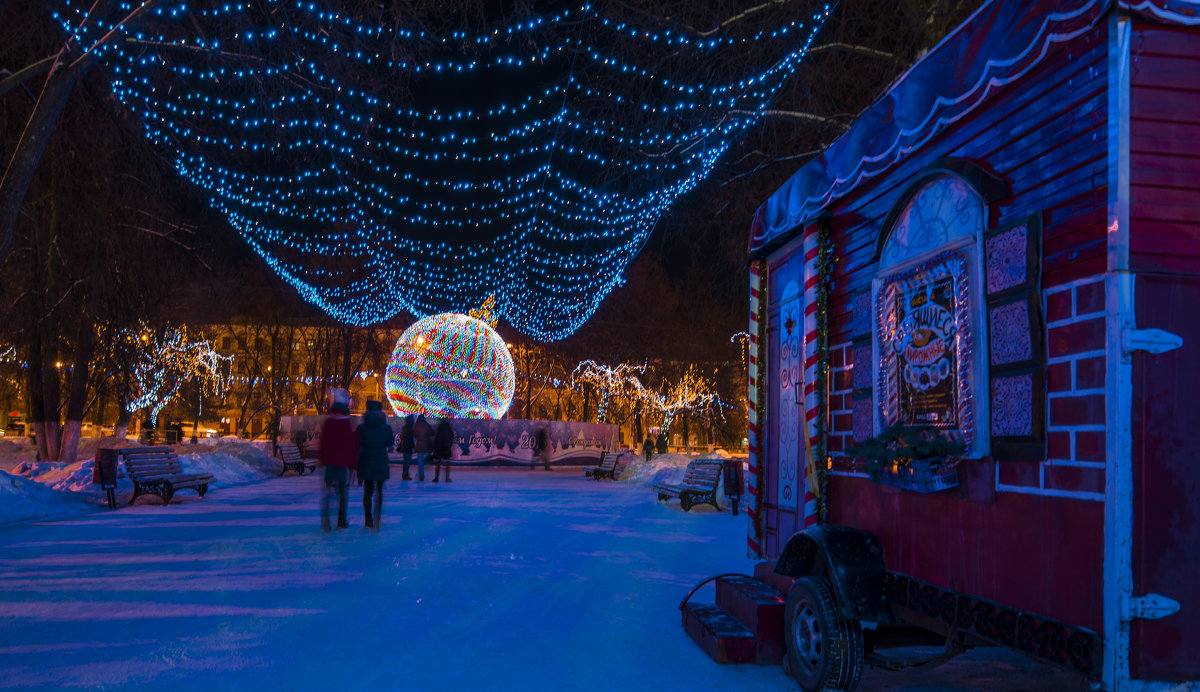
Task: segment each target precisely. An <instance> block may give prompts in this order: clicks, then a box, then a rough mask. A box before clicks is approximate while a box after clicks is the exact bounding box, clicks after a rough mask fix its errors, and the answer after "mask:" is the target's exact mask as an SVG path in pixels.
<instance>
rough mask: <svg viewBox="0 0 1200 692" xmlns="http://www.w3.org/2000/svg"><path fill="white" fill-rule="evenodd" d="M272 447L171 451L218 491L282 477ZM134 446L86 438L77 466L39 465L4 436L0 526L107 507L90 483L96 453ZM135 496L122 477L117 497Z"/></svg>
mask: <svg viewBox="0 0 1200 692" xmlns="http://www.w3.org/2000/svg"><path fill="white" fill-rule="evenodd" d="M268 444H269V443H262V442H247V441H241V440H237V439H228V440H218V439H209V440H204V441H202V444H196V445H192V444H180V445H174V447H173V448H174V449H175V451H176V452H177V453H178V455H179V463H180V465H181V466H182V467H183V470H184V472H185V473H200V472H208V473H211V474H212V475H213V476H214V477H216V479H217V482H216V483H215V484H214V486H213V487H214V489H215V488H222V487H229V486H233V485H239V484H242V483H250V482H254V481H261V480H263V479H266V478H271V477H273V476H278V475H279V470H280V468H281V466H280V462H279V460H278V459H275V458H273V457H272V456H271V455H270V454H268V453H267V452H266V451H265V450H266V448H267V445H268ZM133 446H137V443H136V442H133V441H129V440H117V439H115V438H111V437H109V438H87V439H85V440H83V441H82V442H81V443H80V446H79V453H78V455H77V456H76V460H75V461H74V462H52V461H37V460H36V459H37V450H36V448H35V447H34V446H33V445H32V444H30V442H29V439H28V438H24V437H15V438H13V437H10V438H0V525H2V524H8V523H13V522H20V521H28V520H30V519H49V518H54V517H62V516H69V515H74V514H78V513H80V512H87V511H91V510H95V509H99V508H101V507H104V508H105V509H107V504H106V500H105V494H104V490H103V489H102V488H101V486H99V485H95V484H93V483H92V469H93V466H94V463H93V461H94V459H95V457H96V449H97V448H98V447H110V448H111V447H117V448H119V447H133ZM132 493H133V485H132V484H131V483H130V482H129V479H127V478H125V476H124V474H123V473H122V474H121V475H120V477H118V479H117V490H116V494H117V497H118V499H119V498H121V497H124V498H126V499H128V498H129V496H130V495H132ZM185 494H187V491H184V492H182V493H181V495H185ZM154 499H155V498H151V499H150V500H139V502H153V501H154Z"/></svg>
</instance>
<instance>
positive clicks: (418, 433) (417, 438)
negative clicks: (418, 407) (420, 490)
mask: <svg viewBox="0 0 1200 692" xmlns="http://www.w3.org/2000/svg"><path fill="white" fill-rule="evenodd" d="M412 438H413V454H416V455H417V480H418V481H423V480H425V461H426V460H427V459H429V455H430V454H432V453H433V428H432V427H430V426H429V422H428V421H426V420H425V414H424V413H422V414H421V415H419V416H417V422H415V423H413V434H412Z"/></svg>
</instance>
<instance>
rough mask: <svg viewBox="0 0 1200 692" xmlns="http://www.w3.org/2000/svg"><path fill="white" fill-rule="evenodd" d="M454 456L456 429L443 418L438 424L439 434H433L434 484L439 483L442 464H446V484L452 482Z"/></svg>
mask: <svg viewBox="0 0 1200 692" xmlns="http://www.w3.org/2000/svg"><path fill="white" fill-rule="evenodd" d="M453 456H454V428H452V427H450V421H449V420H447V419H446V418H444V417H443V418H442V422H441V423H438V426H437V432H435V433H434V434H433V463H434V467H433V482H434V483H437V482H438V476H440V475H441V474H442V463H443V462H445V464H446V482H447V483H449V482H450V458H451V457H453Z"/></svg>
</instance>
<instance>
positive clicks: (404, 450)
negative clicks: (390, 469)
mask: <svg viewBox="0 0 1200 692" xmlns="http://www.w3.org/2000/svg"><path fill="white" fill-rule="evenodd" d="M413 419H414V416H413V414H411V413H410V414H408V415H407V416H405V417H404V427H403V428H401V429H400V453H401V454H403V455H404V475H402V476H400V478H401V480H406V481H411V480H412V476H410V475H408V466H409V464H411V463H412V455H413Z"/></svg>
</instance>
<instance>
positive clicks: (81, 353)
mask: <svg viewBox="0 0 1200 692" xmlns="http://www.w3.org/2000/svg"><path fill="white" fill-rule="evenodd" d="M79 317H80V320H79V334H78V337H77V338H76V344H78V346H77V347H76V349H75V365H74V367H73V368H71V384H70V388H69V389H68V390H67V415H66V423H65V424H64V425H63V430H62V440H61V442H60V444H59V451H58V454H59V456H58V460H59V461H66V462H73V461H75V456H76V455H77V454H78V453H79V437H80V434H81V431H82V430H83V410H84V408H85V407H86V405H87V389H88V375H89V374H90V370H89V366H90V365H91V362H92V352H93V351H94V350H95V346H96V333H95V331H94V330H93V329H92V320H91V316H90V315H88V314H86V313H85V314H83V315H80V316H79Z"/></svg>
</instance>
